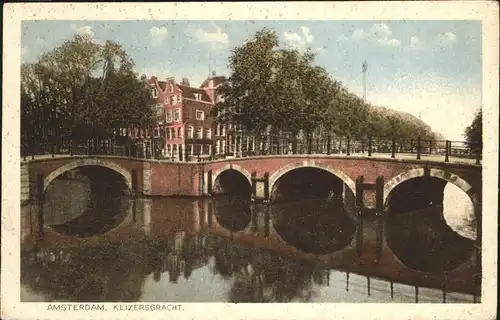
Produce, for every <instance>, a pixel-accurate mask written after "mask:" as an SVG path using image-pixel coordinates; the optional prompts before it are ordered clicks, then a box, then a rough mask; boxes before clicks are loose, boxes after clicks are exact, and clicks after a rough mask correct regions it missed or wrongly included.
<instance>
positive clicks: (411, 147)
mask: <svg viewBox="0 0 500 320" xmlns="http://www.w3.org/2000/svg"><path fill="white" fill-rule="evenodd" d="M410 153H413V139H411V140H410Z"/></svg>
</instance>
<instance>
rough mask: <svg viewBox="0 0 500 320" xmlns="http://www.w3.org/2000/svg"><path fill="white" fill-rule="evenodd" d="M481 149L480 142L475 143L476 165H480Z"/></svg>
mask: <svg viewBox="0 0 500 320" xmlns="http://www.w3.org/2000/svg"><path fill="white" fill-rule="evenodd" d="M481 149H482V148H480V142H477V147H476V164H478V165H479V164H481Z"/></svg>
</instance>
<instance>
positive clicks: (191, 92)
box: [177, 84, 211, 102]
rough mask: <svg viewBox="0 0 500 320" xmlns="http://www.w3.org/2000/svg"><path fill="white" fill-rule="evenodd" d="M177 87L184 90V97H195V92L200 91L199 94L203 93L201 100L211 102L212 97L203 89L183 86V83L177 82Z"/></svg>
mask: <svg viewBox="0 0 500 320" xmlns="http://www.w3.org/2000/svg"><path fill="white" fill-rule="evenodd" d="M177 87H178V88H179V89H180V90H181V91H182V97H183V98H188V99H195V96H194V94H195V93H199V94H201V101H205V102H211V101H210V97H209V96H208V95H207V93H206V92H205V90H203V89H199V88H193V87H188V86H183V85H181V84H177Z"/></svg>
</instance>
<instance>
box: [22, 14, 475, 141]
mask: <svg viewBox="0 0 500 320" xmlns="http://www.w3.org/2000/svg"><path fill="white" fill-rule="evenodd" d="M263 27H267V28H271V29H273V30H275V31H276V32H277V34H278V36H279V41H280V47H283V48H295V49H298V50H305V49H306V48H311V49H312V50H313V51H314V52H315V53H316V54H317V57H316V61H315V63H316V64H318V65H321V66H323V67H325V68H326V70H327V71H328V72H329V73H330V74H331V75H332V77H334V78H335V79H336V80H338V81H341V82H342V83H343V84H344V85H346V86H347V88H348V89H349V90H350V91H352V92H354V93H356V94H358V95H359V96H362V95H363V76H362V72H361V65H362V63H363V61H364V60H366V61H367V64H368V70H367V74H366V79H367V80H366V82H367V84H366V91H367V100H368V102H370V103H371V104H373V105H376V106H384V107H388V108H392V109H395V110H399V111H404V112H408V113H410V114H413V115H415V116H417V117H421V119H422V120H423V121H424V122H426V123H428V124H429V125H430V126H431V127H432V129H433V130H434V131H436V132H439V133H441V134H443V135H444V136H445V137H446V138H447V139H452V140H463V139H464V137H463V131H464V129H465V127H466V126H468V125H469V124H470V123H471V122H472V120H473V118H474V115H475V113H476V111H477V110H478V109H479V108H480V107H481V102H480V101H481V82H482V49H481V48H482V43H481V41H482V38H481V37H482V35H481V22H480V21H473V20H460V21H453V20H446V21H423V20H418V21H417V20H415V21H411V20H392V21H375V20H364V21H350V20H342V21H326V20H322V21H314V20H311V21H290V20H288V21H285V20H278V21H270V20H259V21H255V20H248V21H229V20H228V21H207V20H199V21H198V20H169V21H160V20H150V21H148V20H143V21H131V20H128V21H85V20H79V21H63V20H57V21H56V20H53V21H50V20H43V21H23V23H22V36H21V61H22V62H34V61H36V59H37V57H39V55H40V54H41V53H44V52H47V51H50V50H52V49H53V48H55V47H57V46H58V45H60V44H61V43H62V42H63V41H65V40H67V39H70V38H71V37H73V36H74V34H76V33H81V34H88V35H90V36H92V37H93V38H95V39H96V41H104V40H113V41H115V42H117V43H119V44H121V45H122V46H123V47H124V48H125V50H126V51H127V53H128V54H129V55H130V56H131V57H132V59H133V60H134V62H135V65H136V67H135V69H136V71H137V72H138V73H139V74H146V75H147V76H148V77H150V76H153V75H154V76H157V77H158V78H160V79H164V78H166V77H169V76H174V77H175V78H176V79H177V81H179V82H180V80H181V78H183V77H187V78H188V79H189V80H190V82H191V85H192V86H199V85H201V83H202V81H203V80H204V79H205V78H206V77H207V76H208V75H209V74H210V71H215V72H216V73H217V74H218V75H227V76H228V75H229V69H228V68H227V62H228V57H229V56H230V54H231V49H232V48H234V47H235V46H239V45H241V44H243V43H244V41H245V40H247V39H250V38H251V37H252V36H253V35H254V34H255V32H256V31H258V30H260V29H262V28H263Z"/></svg>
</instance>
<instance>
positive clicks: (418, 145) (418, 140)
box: [417, 136, 420, 160]
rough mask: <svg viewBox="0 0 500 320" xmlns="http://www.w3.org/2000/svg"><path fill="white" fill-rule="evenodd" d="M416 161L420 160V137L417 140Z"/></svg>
mask: <svg viewBox="0 0 500 320" xmlns="http://www.w3.org/2000/svg"><path fill="white" fill-rule="evenodd" d="M417 160H420V136H419V137H418V139H417Z"/></svg>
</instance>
